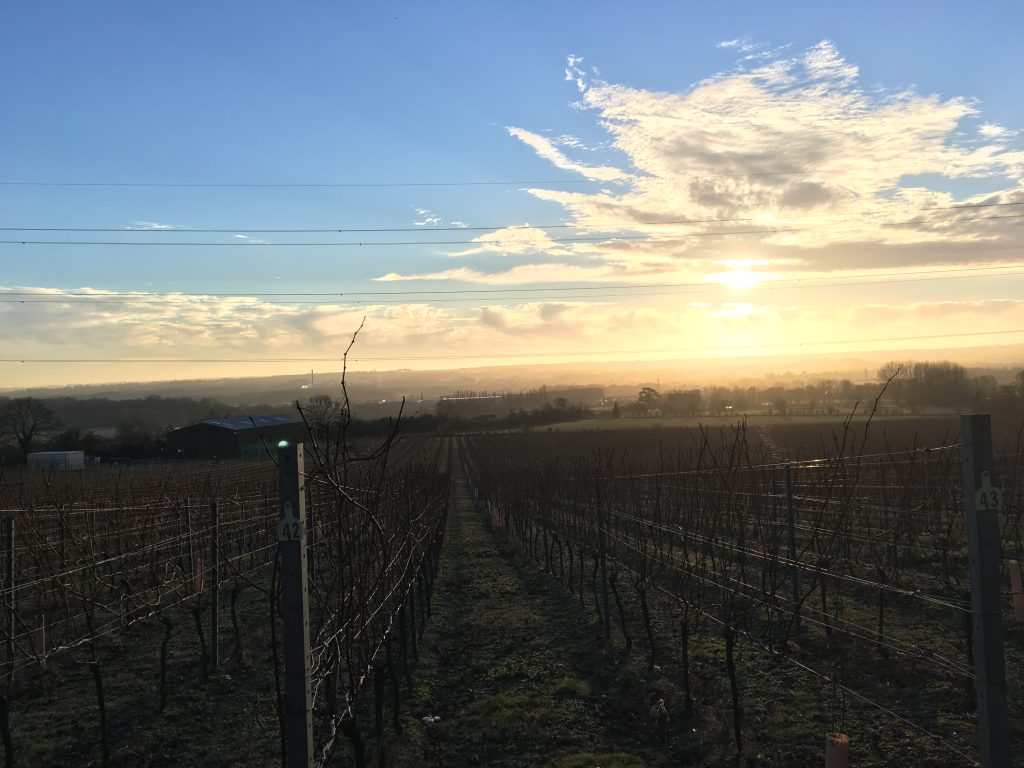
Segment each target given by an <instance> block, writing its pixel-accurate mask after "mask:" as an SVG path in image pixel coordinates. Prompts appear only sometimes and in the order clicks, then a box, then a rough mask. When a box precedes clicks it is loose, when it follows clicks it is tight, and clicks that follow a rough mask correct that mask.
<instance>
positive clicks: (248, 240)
mask: <svg viewBox="0 0 1024 768" xmlns="http://www.w3.org/2000/svg"><path fill="white" fill-rule="evenodd" d="M233 237H234V238H235V239H237V240H242V241H244V242H246V243H250V244H252V245H266V244H267V241H266V240H260V238H258V237H253V236H252V235H233Z"/></svg>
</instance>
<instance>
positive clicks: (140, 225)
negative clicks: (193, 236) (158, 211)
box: [125, 221, 187, 229]
mask: <svg viewBox="0 0 1024 768" xmlns="http://www.w3.org/2000/svg"><path fill="white" fill-rule="evenodd" d="M125 229H187V227H180V226H178V225H177V224H161V223H160V222H158V221H133V222H132V223H131V224H129V225H128V226H126V227H125Z"/></svg>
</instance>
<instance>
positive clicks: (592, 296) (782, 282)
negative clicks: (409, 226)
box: [0, 264, 1024, 306]
mask: <svg viewBox="0 0 1024 768" xmlns="http://www.w3.org/2000/svg"><path fill="white" fill-rule="evenodd" d="M1021 269H1024V264H1003V265H997V266H985V267H952V268H948V269H920V270H911V271H903V272H868V273H863V274H856V275H823V276H816V277H776V278H772V277H768V278H764V279H761V280H759V281H758V283H757V284H755V286H752V287H765V288H767V289H768V290H790V289H802V288H823V287H837V286H847V285H885V284H887V283H913V282H932V281H936V280H966V279H976V278H992V277H1016V276H1020V275H1024V272H1022V271H1019V270H1021ZM1007 270H1010V271H1007ZM938 273H943V274H938ZM964 273H966V274H964ZM889 278H892V279H889ZM826 280H827V281H831V282H819V281H826ZM655 289H675V290H664V291H658V292H653V293H651V292H645V293H638V292H636V291H651V290H655ZM680 289H681V290H680ZM727 289H728V286H727V285H725V284H723V283H721V282H719V281H705V282H663V283H637V284H633V285H630V284H612V285H583V286H563V287H553V286H533V287H529V288H447V289H435V290H419V291H417V290H405V291H337V292H327V291H321V292H301V291H299V292H282V291H276V292H268V293H265V292H258V291H252V292H248V293H218V292H216V291H206V292H184V291H182V292H167V293H151V292H147V291H121V292H115V291H90V292H82V291H74V292H67V293H59V294H54V293H43V292H40V291H4V290H0V304H113V305H119V304H122V305H145V304H160V303H174V302H176V301H178V300H180V299H202V300H227V299H271V300H275V299H276V300H278V301H277V303H280V304H301V305H318V306H334V305H338V304H408V303H428V302H430V303H441V302H455V301H483V300H490V301H494V302H503V301H511V300H516V301H531V300H537V299H546V300H555V301H568V300H580V299H586V300H603V299H609V298H633V297H644V296H673V295H679V294H684V293H685V294H699V293H707V292H709V291H722V290H727ZM607 291H628V293H606V292H607ZM567 292H571V294H575V293H580V292H586V293H585V294H582V295H578V296H577V295H571V294H569V293H567ZM453 295H454V296H458V297H459V298H449V297H451V296H453ZM381 296H386V297H392V296H404V297H405V298H404V299H391V298H386V299H382V298H378V297H381ZM438 296H443V297H444V298H437V297H438ZM6 297H15V298H6ZM311 299H315V300H311ZM243 303H244V302H243Z"/></svg>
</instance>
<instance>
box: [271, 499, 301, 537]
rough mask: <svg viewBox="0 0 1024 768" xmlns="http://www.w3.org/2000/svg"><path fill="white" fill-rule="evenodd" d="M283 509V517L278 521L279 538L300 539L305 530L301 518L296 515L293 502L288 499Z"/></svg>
mask: <svg viewBox="0 0 1024 768" xmlns="http://www.w3.org/2000/svg"><path fill="white" fill-rule="evenodd" d="M281 511H282V513H283V514H282V517H281V519H280V520H278V521H277V540H278V541H300V540H301V539H302V535H303V534H304V533H305V531H304V530H303V525H302V523H300V522H299V518H298V517H296V515H295V510H294V509H293V508H292V503H291V502H290V501H286V502H285V503H284V505H283V506H282V508H281Z"/></svg>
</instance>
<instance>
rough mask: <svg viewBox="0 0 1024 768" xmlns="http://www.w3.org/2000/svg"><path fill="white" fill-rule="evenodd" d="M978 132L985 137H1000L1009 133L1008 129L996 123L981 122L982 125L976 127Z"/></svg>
mask: <svg viewBox="0 0 1024 768" xmlns="http://www.w3.org/2000/svg"><path fill="white" fill-rule="evenodd" d="M978 133H980V134H981V135H982V136H984V137H985V138H986V139H998V138H1001V137H1002V136H1006V135H1007V134H1008V133H1009V131H1007V130H1006V129H1005V128H1003V126H1001V125H996V124H995V123H982V125H981V126H980V127H979V128H978Z"/></svg>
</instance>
